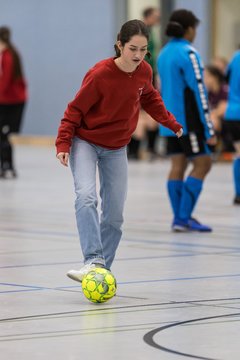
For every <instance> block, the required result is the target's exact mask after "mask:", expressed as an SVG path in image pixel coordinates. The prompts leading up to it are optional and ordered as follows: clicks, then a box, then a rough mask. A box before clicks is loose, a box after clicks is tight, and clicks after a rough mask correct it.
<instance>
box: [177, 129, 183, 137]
mask: <svg viewBox="0 0 240 360" xmlns="http://www.w3.org/2000/svg"><path fill="white" fill-rule="evenodd" d="M182 134H183V129H180V130H178V132H176V135H177V137H178V138H180V137H181V136H182Z"/></svg>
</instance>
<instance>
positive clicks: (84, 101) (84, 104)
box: [56, 70, 101, 154]
mask: <svg viewBox="0 0 240 360" xmlns="http://www.w3.org/2000/svg"><path fill="white" fill-rule="evenodd" d="M100 96H101V95H100V92H99V90H98V86H97V78H96V77H95V76H94V75H93V72H92V71H91V70H90V71H89V72H88V73H87V74H86V76H85V77H84V79H83V82H82V86H81V88H80V90H79V91H78V93H77V94H76V96H75V98H74V99H73V101H71V102H70V103H69V104H68V106H67V109H66V110H65V112H64V116H63V118H62V120H61V123H60V126H59V129H58V135H57V139H56V148H57V154H58V153H59V152H68V153H69V152H70V147H71V144H72V139H73V137H74V134H75V129H76V128H78V127H80V126H81V123H82V119H84V116H85V114H86V113H87V112H88V111H89V110H90V108H91V107H92V106H94V104H96V103H97V102H98V100H99V99H100Z"/></svg>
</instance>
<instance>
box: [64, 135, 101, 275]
mask: <svg viewBox="0 0 240 360" xmlns="http://www.w3.org/2000/svg"><path fill="white" fill-rule="evenodd" d="M97 160H98V153H97V147H96V146H94V145H92V144H90V143H88V142H86V141H83V140H81V139H78V138H74V139H73V144H72V147H71V153H70V165H71V170H72V174H73V179H74V187H75V193H76V200H75V213H76V221H77V228H78V233H79V238H80V244H81V248H82V253H83V256H84V264H85V266H84V267H83V268H82V269H80V270H70V271H69V272H68V274H67V275H68V276H69V277H70V278H71V279H73V280H76V281H81V280H82V277H83V275H84V274H85V273H86V272H88V271H89V270H90V269H91V267H94V264H99V265H102V266H104V265H105V259H104V256H103V249H102V243H101V235H100V225H99V217H98V211H97V204H98V201H97V193H96V166H97Z"/></svg>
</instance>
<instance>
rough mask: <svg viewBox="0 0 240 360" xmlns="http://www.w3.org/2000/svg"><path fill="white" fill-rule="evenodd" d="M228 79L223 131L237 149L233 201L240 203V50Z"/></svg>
mask: <svg viewBox="0 0 240 360" xmlns="http://www.w3.org/2000/svg"><path fill="white" fill-rule="evenodd" d="M227 79H228V84H229V94H228V100H227V108H226V112H225V116H224V122H223V131H224V133H225V135H226V136H227V137H228V138H229V139H230V140H231V142H232V144H233V146H234V149H235V154H236V157H235V159H234V161H233V181H234V187H235V197H234V200H233V203H234V204H236V205H240V50H238V51H236V52H235V53H234V55H233V57H232V59H231V61H230V63H229V65H228V68H227Z"/></svg>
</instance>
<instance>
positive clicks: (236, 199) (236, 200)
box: [233, 195, 240, 205]
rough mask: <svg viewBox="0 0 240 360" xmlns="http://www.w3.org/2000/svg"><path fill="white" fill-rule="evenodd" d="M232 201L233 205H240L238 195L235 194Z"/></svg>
mask: <svg viewBox="0 0 240 360" xmlns="http://www.w3.org/2000/svg"><path fill="white" fill-rule="evenodd" d="M233 203H234V204H235V205H240V195H236V196H235V198H234V200H233Z"/></svg>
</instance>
